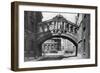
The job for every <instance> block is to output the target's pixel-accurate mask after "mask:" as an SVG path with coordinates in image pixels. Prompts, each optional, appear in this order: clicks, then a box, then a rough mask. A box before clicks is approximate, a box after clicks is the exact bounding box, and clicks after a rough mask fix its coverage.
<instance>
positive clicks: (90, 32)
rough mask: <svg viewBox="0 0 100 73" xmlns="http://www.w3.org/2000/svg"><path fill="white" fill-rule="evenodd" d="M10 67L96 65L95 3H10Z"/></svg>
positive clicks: (37, 67) (54, 67)
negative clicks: (88, 4) (85, 4)
mask: <svg viewBox="0 0 100 73" xmlns="http://www.w3.org/2000/svg"><path fill="white" fill-rule="evenodd" d="M11 28H12V30H11V31H12V38H11V39H12V50H11V53H12V57H11V60H12V62H11V65H12V70H15V71H18V70H20V71H21V70H23V71H24V70H43V69H59V68H74V67H90V66H91V67H92V66H97V7H95V6H82V5H67V4H65V5H64V4H49V3H31V2H29V3H28V2H14V3H12V27H11Z"/></svg>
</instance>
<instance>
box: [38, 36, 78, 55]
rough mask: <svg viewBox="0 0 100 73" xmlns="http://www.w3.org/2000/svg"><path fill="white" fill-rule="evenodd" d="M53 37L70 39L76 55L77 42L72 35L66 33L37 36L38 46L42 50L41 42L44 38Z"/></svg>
mask: <svg viewBox="0 0 100 73" xmlns="http://www.w3.org/2000/svg"><path fill="white" fill-rule="evenodd" d="M53 37H62V38H65V39H67V40H69V41H71V42H72V43H73V44H74V45H75V46H76V55H75V56H77V51H78V43H77V41H76V40H75V38H72V37H70V36H68V35H66V36H65V35H50V34H49V35H44V36H42V37H41V38H39V39H38V40H37V41H38V47H39V48H40V49H41V50H42V44H43V43H44V42H45V41H46V40H48V39H51V38H53Z"/></svg>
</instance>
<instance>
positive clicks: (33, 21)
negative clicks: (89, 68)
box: [24, 11, 42, 57]
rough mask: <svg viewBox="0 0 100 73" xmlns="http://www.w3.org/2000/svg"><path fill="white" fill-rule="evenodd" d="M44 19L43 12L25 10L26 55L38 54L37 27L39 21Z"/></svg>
mask: <svg viewBox="0 0 100 73" xmlns="http://www.w3.org/2000/svg"><path fill="white" fill-rule="evenodd" d="M41 21H42V14H41V12H33V11H25V12H24V23H25V24H24V41H25V42H24V44H25V46H24V47H25V48H24V50H25V56H27V57H30V56H36V55H37V56H38V55H39V54H40V53H39V48H38V47H37V43H36V41H37V40H36V38H37V29H38V23H39V22H41Z"/></svg>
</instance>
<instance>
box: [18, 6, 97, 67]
mask: <svg viewBox="0 0 100 73" xmlns="http://www.w3.org/2000/svg"><path fill="white" fill-rule="evenodd" d="M26 10H27V11H54V12H73V13H89V14H91V19H90V21H91V22H90V23H91V27H90V34H91V36H90V42H91V43H90V59H74V60H67V61H66V60H61V61H42V62H41V61H38V62H34V61H33V62H32V61H30V62H24V11H26ZM18 13H19V18H18V19H19V23H18V24H19V36H18V37H19V39H18V40H19V42H18V44H19V46H18V52H19V54H18V57H19V59H18V60H19V61H18V62H19V68H35V67H50V66H64V65H66V66H67V65H69V66H70V65H84V64H95V46H96V44H94V42H95V38H96V37H95V35H96V33H95V22H96V21H95V9H94V10H93V9H82V8H67V7H66V8H63V7H46V6H28V5H19V12H18ZM91 32H92V33H91Z"/></svg>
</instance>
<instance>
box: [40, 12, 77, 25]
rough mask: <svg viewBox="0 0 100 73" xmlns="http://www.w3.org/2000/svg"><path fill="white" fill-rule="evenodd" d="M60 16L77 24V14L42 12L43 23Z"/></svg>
mask: <svg viewBox="0 0 100 73" xmlns="http://www.w3.org/2000/svg"><path fill="white" fill-rule="evenodd" d="M59 14H60V15H62V16H63V17H64V18H66V19H67V20H69V21H71V22H73V23H75V22H76V16H77V14H76V13H57V12H42V15H43V19H42V21H46V20H49V19H52V18H53V17H55V16H56V15H59Z"/></svg>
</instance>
